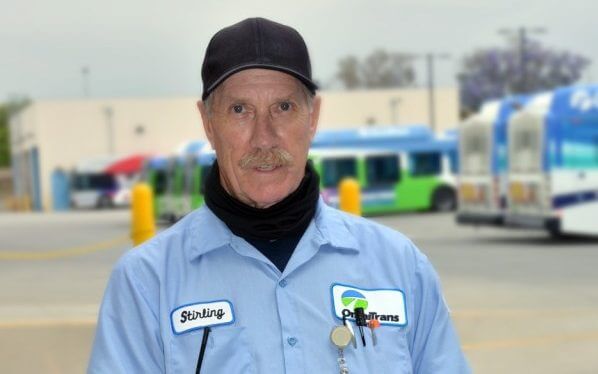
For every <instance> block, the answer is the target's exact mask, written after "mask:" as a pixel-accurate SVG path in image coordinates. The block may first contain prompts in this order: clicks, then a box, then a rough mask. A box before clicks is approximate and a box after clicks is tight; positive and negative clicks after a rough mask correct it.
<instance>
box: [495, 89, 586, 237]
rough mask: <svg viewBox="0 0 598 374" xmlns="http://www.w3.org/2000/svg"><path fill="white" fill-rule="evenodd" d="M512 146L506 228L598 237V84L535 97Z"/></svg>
mask: <svg viewBox="0 0 598 374" xmlns="http://www.w3.org/2000/svg"><path fill="white" fill-rule="evenodd" d="M508 142H509V147H508V149H509V160H510V162H509V169H508V170H509V171H508V182H509V191H508V215H507V217H506V219H505V220H506V224H508V225H509V226H513V227H532V228H542V229H546V230H548V231H549V232H550V233H552V234H554V235H560V234H581V235H598V220H597V219H598V85H591V86H590V85H588V86H574V87H566V88H561V89H557V90H555V91H554V92H550V93H545V94H541V95H538V96H536V97H534V98H533V99H532V100H531V101H530V103H529V104H528V105H526V107H525V108H524V109H523V110H522V111H520V112H519V113H517V114H515V115H514V116H513V118H512V119H511V122H510V124H509V128H508Z"/></svg>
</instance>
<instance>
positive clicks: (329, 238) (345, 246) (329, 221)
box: [187, 196, 359, 260]
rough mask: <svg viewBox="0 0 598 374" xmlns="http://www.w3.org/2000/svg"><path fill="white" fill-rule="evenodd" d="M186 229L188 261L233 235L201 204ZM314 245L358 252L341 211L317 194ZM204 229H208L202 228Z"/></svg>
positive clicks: (225, 243) (229, 242) (192, 214)
mask: <svg viewBox="0 0 598 374" xmlns="http://www.w3.org/2000/svg"><path fill="white" fill-rule="evenodd" d="M189 219H190V220H191V222H190V224H189V226H188V227H187V228H188V231H187V235H188V237H190V238H191V241H190V249H191V250H190V252H189V255H190V260H194V259H195V258H197V257H199V256H201V255H204V254H206V253H208V252H211V251H213V250H216V249H220V248H223V247H227V246H230V244H231V243H232V241H233V236H234V234H233V233H232V232H231V231H230V229H229V228H228V226H226V224H225V223H224V222H222V221H221V220H220V218H218V217H217V216H216V215H215V214H214V213H213V212H212V211H211V210H210V209H209V208H208V207H207V206H206V205H205V204H204V205H203V206H202V207H200V208H199V209H197V210H196V211H194V212H193V213H191V215H190V217H189ZM313 223H314V224H315V226H316V227H315V228H316V240H317V244H319V245H320V246H321V245H325V244H329V245H330V246H331V247H333V248H337V249H341V250H349V251H354V252H359V246H358V244H357V240H356V238H355V236H354V235H353V233H351V231H350V230H349V228H348V227H347V224H346V222H345V220H344V219H343V217H342V213H341V212H339V211H337V210H336V209H334V208H331V207H329V206H327V205H326V203H324V200H323V199H322V197H321V196H320V198H319V199H318V207H317V209H316V214H315V216H314V222H313ZM206 228H209V229H208V230H206Z"/></svg>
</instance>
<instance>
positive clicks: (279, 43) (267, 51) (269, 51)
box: [201, 18, 318, 100]
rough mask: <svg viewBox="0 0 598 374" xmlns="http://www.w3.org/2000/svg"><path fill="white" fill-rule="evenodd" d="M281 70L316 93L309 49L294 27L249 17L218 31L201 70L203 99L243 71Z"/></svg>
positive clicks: (211, 41) (207, 51) (210, 44)
mask: <svg viewBox="0 0 598 374" xmlns="http://www.w3.org/2000/svg"><path fill="white" fill-rule="evenodd" d="M251 68H261V69H272V70H278V71H281V72H283V73H287V74H290V75H292V76H294V77H295V78H297V79H299V80H300V81H301V82H302V83H303V84H304V85H305V86H306V87H307V88H308V89H309V90H310V92H312V93H315V92H316V90H317V89H318V87H317V86H316V84H315V83H314V82H313V81H312V78H311V64H310V61H309V54H308V52H307V46H306V45H305V41H304V40H303V38H302V37H301V35H300V34H299V33H298V32H297V30H295V29H293V28H292V27H289V26H286V25H283V24H280V23H277V22H273V21H270V20H268V19H265V18H248V19H246V20H244V21H241V22H239V23H236V24H234V25H232V26H229V27H225V28H223V29H222V30H220V31H218V32H217V33H216V34H215V35H214V36H213V37H212V39H211V40H210V43H209V44H208V48H207V49H206V55H205V57H204V60H203V66H202V68H201V77H202V80H203V94H202V96H201V98H202V100H205V99H206V98H207V97H208V96H209V95H210V93H212V91H214V89H216V87H218V85H219V84H220V83H222V82H224V80H226V78H228V77H230V76H231V75H233V74H234V73H237V72H239V71H241V70H245V69H251Z"/></svg>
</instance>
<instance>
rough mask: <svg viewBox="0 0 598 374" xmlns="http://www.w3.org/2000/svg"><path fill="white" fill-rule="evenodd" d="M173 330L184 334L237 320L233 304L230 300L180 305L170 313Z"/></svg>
mask: <svg viewBox="0 0 598 374" xmlns="http://www.w3.org/2000/svg"><path fill="white" fill-rule="evenodd" d="M170 322H171V325H172V331H173V332H174V333H175V334H182V333H185V332H188V331H192V330H197V329H201V328H204V327H207V326H218V325H229V324H231V323H233V322H235V315H234V313H233V305H232V304H231V303H230V302H229V301H228V300H218V301H209V302H202V303H195V304H187V305H183V306H180V307H178V308H176V309H175V310H173V311H172V312H171V313H170Z"/></svg>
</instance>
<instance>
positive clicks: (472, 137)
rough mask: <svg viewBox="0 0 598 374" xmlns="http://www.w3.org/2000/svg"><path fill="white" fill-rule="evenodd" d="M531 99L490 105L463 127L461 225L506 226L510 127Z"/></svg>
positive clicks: (487, 104)
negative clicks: (513, 119) (509, 124)
mask: <svg viewBox="0 0 598 374" xmlns="http://www.w3.org/2000/svg"><path fill="white" fill-rule="evenodd" d="M528 99H529V98H528V97H527V96H511V97H507V98H504V99H502V100H492V101H489V102H486V103H485V104H484V105H483V106H482V108H481V109H480V111H479V112H478V113H477V114H474V115H473V116H471V117H469V118H468V119H467V120H465V121H464V122H463V123H462V124H461V125H460V126H459V130H460V136H461V137H460V140H459V155H460V157H459V158H460V170H459V178H458V183H459V187H458V191H459V194H458V196H459V204H458V205H459V209H458V212H457V222H458V223H461V224H472V225H491V226H502V225H503V223H504V214H505V209H506V204H507V162H508V160H507V124H508V122H509V119H510V118H511V116H512V115H513V113H515V112H516V111H517V110H519V109H521V108H522V107H523V105H525V103H526V102H527V101H528Z"/></svg>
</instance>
